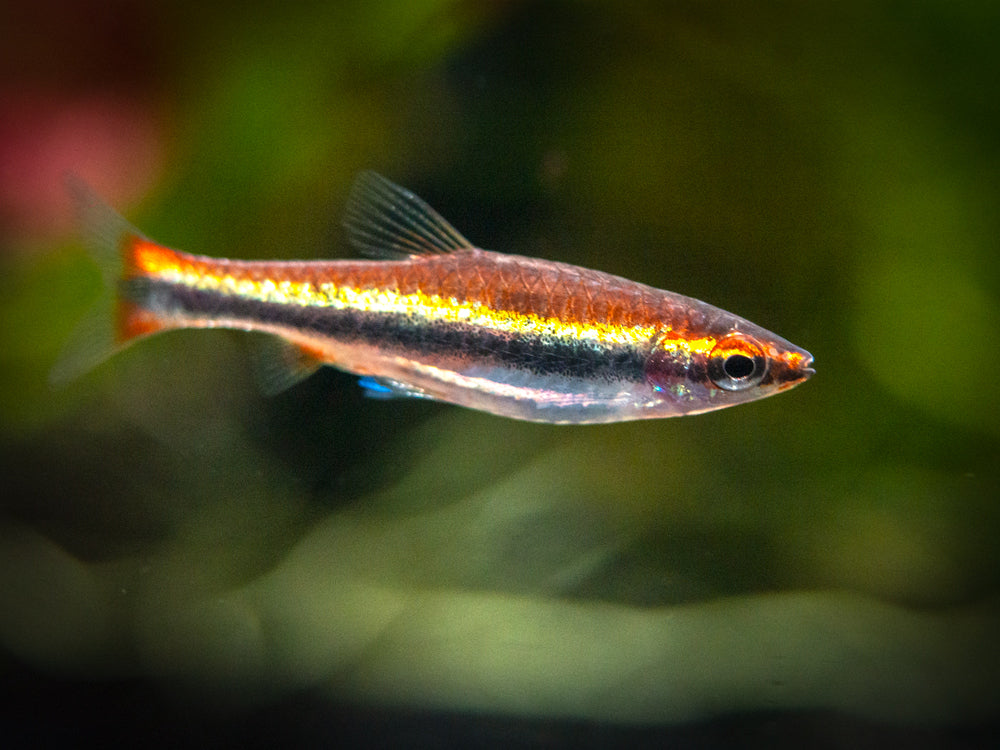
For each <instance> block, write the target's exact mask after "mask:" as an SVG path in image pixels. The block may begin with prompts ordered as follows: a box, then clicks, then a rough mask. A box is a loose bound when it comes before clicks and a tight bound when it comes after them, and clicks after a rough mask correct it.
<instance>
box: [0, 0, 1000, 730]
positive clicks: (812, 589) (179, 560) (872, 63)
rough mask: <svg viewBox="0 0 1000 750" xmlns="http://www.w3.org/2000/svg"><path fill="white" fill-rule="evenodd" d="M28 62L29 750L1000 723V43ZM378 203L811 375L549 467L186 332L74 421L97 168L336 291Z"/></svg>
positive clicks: (337, 40) (564, 451)
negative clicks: (266, 730)
mask: <svg viewBox="0 0 1000 750" xmlns="http://www.w3.org/2000/svg"><path fill="white" fill-rule="evenodd" d="M0 22H2V24H3V25H4V26H6V27H7V28H8V29H9V30H10V31H9V34H8V33H5V38H6V39H8V40H9V41H10V43H9V44H5V47H6V49H5V50H4V51H3V53H2V56H0V65H2V68H0V70H2V76H3V77H2V79H0V99H2V103H0V232H2V234H0V242H2V249H0V250H2V257H0V462H2V466H0V469H2V472H3V487H4V489H3V491H2V499H0V649H2V654H3V655H2V657H0V665H2V666H3V667H4V672H5V676H4V677H3V682H2V684H3V685H4V688H5V691H8V692H9V694H10V696H15V697H16V699H15V700H14V702H13V703H9V702H8V705H15V706H19V707H21V708H23V707H26V706H31V707H33V708H34V709H36V710H35V711H30V712H28V713H26V714H20V716H21V717H22V718H20V719H14V718H11V716H12V715H13V714H9V715H8V717H7V719H6V721H8V722H13V726H16V727H17V728H18V729H19V730H20V731H24V732H25V733H26V735H25V736H31V732H32V731H36V729H35V727H34V724H33V722H34V718H24V717H25V716H27V717H38V723H39V724H42V725H44V724H45V720H44V717H46V716H49V715H50V714H49V712H50V711H51V710H52V708H51V706H52V701H53V696H57V697H65V696H66V695H69V696H71V697H72V701H71V702H75V703H76V704H77V705H81V706H83V708H81V709H80V712H79V713H80V716H77V717H75V718H67V716H66V715H65V714H63V716H62V721H63V722H69V724H68V725H69V726H72V725H73V723H72V722H74V721H76V722H81V725H82V726H91V722H93V721H95V719H94V718H93V716H94V715H103V714H102V712H104V713H106V712H107V711H113V710H114V709H113V706H114V705H115V704H116V701H118V700H120V699H123V696H124V695H126V694H127V695H128V696H130V697H129V700H131V701H132V703H131V704H130V705H132V707H133V708H135V706H136V705H141V706H144V707H145V706H147V704H148V705H156V706H159V707H160V708H159V709H157V710H159V711H164V712H165V713H163V714H157V715H158V716H161V718H162V716H168V717H172V716H174V714H172V713H170V709H163V708H162V707H163V706H178V705H181V706H187V705H188V702H189V701H190V702H192V703H195V704H197V705H198V706H199V708H200V709H201V710H202V711H208V712H209V713H211V715H212V716H215V715H216V713H215V712H216V711H218V712H219V713H218V715H220V716H225V717H228V718H232V717H233V716H238V717H245V716H248V715H251V716H252V715H257V713H258V712H261V711H265V712H266V711H268V710H274V709H273V707H274V706H281V707H284V708H288V707H289V706H292V705H297V704H296V703H295V701H296V700H298V698H296V696H298V697H301V696H304V695H305V696H308V698H303V700H307V701H308V702H309V705H312V706H325V705H326V704H327V702H329V705H330V706H337V707H338V710H340V711H341V712H342V713H341V714H338V715H341V716H343V715H357V716H362V717H366V716H367V717H370V716H371V714H366V713H364V712H366V711H372V710H375V709H374V708H373V707H379V706H388V707H389V709H388V710H390V711H392V712H394V711H403V712H408V711H409V712H412V711H417V712H424V711H432V712H439V713H432V714H430V715H431V716H437V715H451V716H456V715H457V716H476V715H488V716H493V717H498V718H497V720H498V721H507V720H510V721H520V720H524V719H525V717H528V718H534V719H539V718H540V719H543V720H546V721H550V722H554V721H569V722H578V721H585V722H594V723H595V725H598V726H601V727H612V729H610V730H608V731H611V732H615V731H618V729H614V728H616V727H634V726H636V725H639V726H644V727H663V726H677V725H679V724H684V723H687V722H693V721H699V722H711V721H712V720H715V721H718V720H720V717H723V719H724V718H725V717H731V716H748V715H749V716H756V715H765V714H766V715H768V716H770V715H772V714H771V713H768V712H778V713H779V715H781V716H795V717H801V716H802V712H810V713H808V716H809V717H810V718H809V719H808V720H806V721H804V722H803V721H802V720H801V719H797V720H796V722H797V723H794V725H793V726H794V729H793V730H792V731H793V732H798V733H800V734H801V733H804V734H806V735H808V734H809V733H810V732H813V731H816V732H818V731H819V729H817V727H829V726H830V725H831V723H832V724H834V725H837V726H841V722H846V723H850V722H855V721H859V720H860V721H864V722H873V723H874V725H877V726H880V727H888V728H891V731H898V732H917V733H918V735H917V736H918V737H919V738H923V739H926V738H927V737H928V736H931V737H934V738H938V737H944V736H946V735H948V733H950V732H952V731H964V732H969V731H976V729H977V728H978V727H982V726H983V723H984V722H986V725H987V726H993V727H995V726H996V721H997V711H998V708H1000V677H998V675H1000V645H998V640H997V639H996V637H995V634H996V632H1000V599H998V593H1000V591H998V589H1000V548H998V545H997V541H996V540H997V538H998V533H1000V506H998V502H1000V501H998V497H1000V492H998V489H1000V488H998V481H997V475H998V470H1000V442H998V437H1000V419H998V415H997V406H996V405H997V396H996V394H995V392H994V388H995V380H996V378H995V373H996V372H997V371H998V370H1000V350H998V348H997V346H996V342H997V341H998V340H1000V315H998V306H997V301H998V295H1000V274H998V267H1000V264H998V257H1000V256H998V239H997V238H998V237H1000V218H998V217H1000V212H998V210H997V206H998V205H1000V201H998V199H1000V148H998V146H1000V137H998V133H1000V105H998V101H1000V100H998V98H997V88H996V86H997V71H998V70H1000V53H998V52H997V49H998V48H997V45H996V39H997V33H998V31H1000V6H997V5H996V4H995V3H989V2H963V3H955V2H944V1H943V0H934V1H929V0H928V1H920V2H911V3H894V2H887V1H882V2H847V3H836V4H832V3H831V4H824V5H822V6H821V5H817V4H811V3H809V4H807V3H788V2H765V3H755V4H753V5H752V6H751V5H748V4H742V3H699V2H669V3H659V2H649V3H628V4H624V3H617V2H546V3H542V2H535V3H532V2H490V3H477V2H454V1H448V0H427V1H426V2H420V1H417V0H407V1H405V2H404V1H398V2H386V3H365V2H306V3H299V4H294V5H289V4H283V3H273V2H249V3H247V2H241V3H215V4H211V6H210V8H200V7H198V6H196V5H195V4H191V3H177V4H173V5H172V6H170V7H167V6H166V5H164V4H151V3H135V2H124V1H123V0H116V2H112V3H110V4H107V3H105V4H100V5H98V4H96V3H91V2H82V3H81V2H73V3H71V2H68V1H67V0H63V1H60V0H45V1H44V2H38V3H33V4H30V6H26V7H21V8H8V9H5V10H3V11H0ZM365 168H371V169H375V170H377V171H379V172H381V173H382V174H385V175H386V176H387V177H389V178H390V179H392V180H394V181H396V182H398V183H400V184H402V185H405V186H407V187H409V188H411V189H413V190H414V191H415V192H417V193H418V194H419V195H421V196H422V197H424V198H425V199H426V200H427V201H428V202H429V203H431V204H432V205H433V206H435V207H436V208H437V209H438V210H439V211H440V212H441V213H442V214H443V215H444V216H445V217H446V218H448V219H449V220H451V221H452V222H453V223H454V224H455V225H456V227H458V229H459V230H460V231H462V232H463V233H464V234H465V235H466V236H467V237H469V238H470V239H471V240H472V241H473V242H475V243H477V244H479V245H482V246H484V247H487V248H490V249H494V250H506V251H511V252H518V253H521V254H526V255H536V256H539V257H545V258H550V259H553V260H562V261H568V262H573V263H577V264H581V265H585V266H589V267H594V268H599V269H601V270H605V271H610V272H613V273H618V274H621V275H624V276H628V277H630V278H634V279H636V280H639V281H643V282H646V283H649V284H651V285H654V286H658V287H661V288H666V289H670V290H673V291H678V292H681V293H684V294H688V295H691V296H694V297H698V298H701V299H705V300H707V301H709V302H712V303H714V304H716V305H718V306H720V307H723V308H725V309H727V310H731V311H733V312H735V313H737V314H740V315H743V316H745V317H747V318H749V319H750V320H753V321H754V322H756V323H758V324H760V325H763V326H764V327H766V328H769V329H771V330H774V331H776V332H777V333H779V334H780V335H782V336H785V337H787V338H788V339H790V340H792V341H794V342H795V343H796V344H799V345H801V346H803V347H805V348H806V349H808V350H809V351H811V352H812V353H813V354H814V355H815V357H816V369H817V375H816V376H815V377H814V378H813V379H812V380H811V381H810V382H809V383H807V384H806V385H804V386H802V387H800V388H798V389H796V390H794V391H792V392H790V393H788V394H785V395H782V396H780V397H778V398H774V399H768V400H765V401H761V402H757V403H753V404H750V405H746V406H742V407H739V408H735V409H728V410H724V411H721V412H716V413H711V414H707V415H703V416H698V417H692V418H684V419H672V420H664V421H658V422H649V423H631V424H623V425H615V426H606V427H580V428H568V427H549V426H541V425H533V424H522V423H517V422H511V421H505V420H501V419H497V418H494V417H490V416H488V415H483V414H478V413H472V412H466V411H463V410H460V409H457V408H453V407H448V406H443V405H439V404H433V403H420V402H405V401H389V402H379V401H371V400H367V399H365V398H364V397H363V396H362V394H361V391H360V389H359V388H358V387H357V386H356V385H355V383H354V379H353V378H351V377H349V376H346V375H343V374H340V373H337V372H335V371H332V370H331V371H324V372H322V373H320V374H318V375H317V376H315V377H313V378H312V379H311V380H309V381H307V382H306V383H304V384H302V385H300V386H298V387H296V388H294V389H292V390H290V391H288V392H286V393H283V394H281V395H279V396H277V397H274V398H267V397H265V396H263V395H262V394H260V393H259V392H258V391H257V389H256V388H255V386H254V384H253V379H252V377H251V376H250V374H249V371H250V367H249V363H248V359H247V355H246V349H247V341H246V339H247V337H246V336H244V335H241V334H238V333H233V332H226V331H211V332H205V331H194V332H177V333H170V334H167V335H164V336H162V337H158V338H155V339H152V340H149V341H147V342H143V343H142V344H141V345H140V346H136V347H134V348H132V349H130V350H128V351H127V352H125V353H123V354H122V355H120V356H118V357H116V358H115V359H113V360H111V361H109V362H108V363H106V364H104V365H102V366H101V367H99V368H98V369H97V370H95V371H94V372H92V373H90V374H88V375H87V376H86V377H84V378H82V379H81V380H80V381H78V382H75V383H73V384H72V385H70V386H69V387H68V388H65V389H63V390H58V391H54V390H52V389H50V388H49V386H48V384H47V382H46V376H47V372H48V369H49V368H50V367H51V365H52V363H53V361H54V360H55V358H56V356H57V354H58V352H59V350H60V347H61V346H62V344H63V343H64V342H65V341H66V339H67V338H68V336H69V335H70V333H71V331H72V329H73V326H74V324H75V322H76V321H77V320H78V319H79V318H80V317H81V316H82V315H83V314H84V313H85V311H86V309H87V307H88V304H89V303H90V302H92V301H93V299H94V298H95V295H96V293H97V290H98V286H99V284H100V279H99V274H98V272H97V269H96V268H95V267H93V266H92V264H91V263H90V261H89V260H88V258H87V257H86V254H85V252H84V251H83V249H82V247H81V246H80V244H79V242H78V241H77V240H76V239H75V238H74V234H73V228H72V223H71V219H70V218H69V216H70V210H69V206H68V201H67V199H66V198H65V197H64V195H63V191H62V175H63V174H64V173H65V172H66V171H73V172H76V173H78V174H80V175H82V176H83V177H84V178H85V179H87V180H88V181H90V182H91V183H93V184H94V185H95V187H96V188H97V189H98V190H99V191H100V192H102V193H103V194H104V195H106V197H107V198H108V200H109V201H110V202H112V203H113V204H115V206H116V207H118V208H119V209H120V210H121V211H123V212H124V213H126V214H127V215H128V216H129V218H130V219H131V220H133V221H134V223H136V224H137V225H138V226H140V227H141V228H142V229H143V230H144V231H145V232H146V233H147V234H149V235H150V236H151V237H153V238H155V239H157V240H159V241H161V242H163V243H165V244H169V245H172V246H175V247H179V248H182V249H185V250H189V251H192V252H198V253H204V254H209V255H217V256H228V257H244V258H325V257H343V256H347V255H348V254H349V253H350V251H349V249H348V248H347V247H346V244H345V242H344V240H343V238H342V235H341V230H340V224H339V221H340V218H339V211H340V207H341V205H342V204H343V201H344V199H345V197H346V193H347V190H348V188H349V186H350V183H351V180H352V179H353V177H354V175H355V174H356V173H357V172H358V171H359V170H360V169H365ZM123 685H125V686H130V687H129V688H128V689H127V690H125V689H120V686H123ZM109 686H110V687H109ZM116 686H117V687H116ZM133 688H134V690H133ZM93 690H96V691H97V692H96V695H97V697H96V698H92V697H88V698H86V699H83V698H81V696H90V695H93V693H91V692H90V691H93ZM136 696H138V697H136ZM192 696H194V697H193V698H192ZM5 702H7V701H6V700H5ZM47 706H48V707H47ZM345 707H347V708H345ZM150 710H151V709H150ZM88 711H91V713H88ZM352 711H356V712H358V713H356V714H352V713H351V712H352ZM344 712H346V713H344ZM391 715H396V714H391ZM378 717H379V719H380V720H382V719H384V718H385V717H384V715H383V714H378ZM359 721H360V722H361V725H363V724H364V721H365V719H361V720H359ZM234 723H236V724H238V722H234ZM57 725H58V722H57ZM49 726H50V727H51V726H52V725H51V724H50V725H49ZM359 726H360V725H359ZM476 726H477V727H478V725H476ZM519 726H522V727H523V725H519ZM546 726H553V725H546ZM554 726H556V727H560V726H561V727H562V728H563V729H564V730H565V725H554ZM573 726H577V725H573ZM702 726H714V725H712V724H703V725H702ZM851 726H854V727H855V731H862V730H857V729H856V726H857V725H854V724H852V725H851ZM864 726H865V727H868V726H870V725H868V724H865V725H864ZM531 727H532V728H529V729H523V728H522V731H524V732H526V733H527V736H528V738H529V739H534V738H535V735H534V734H533V733H534V732H535V731H536V728H534V727H536V725H531ZM479 728H481V727H479ZM37 731H41V732H42V733H43V734H42V736H45V734H44V733H45V732H46V731H53V730H52V729H51V728H50V729H48V730H45V729H42V730H37ZM172 731H174V732H178V731H180V730H178V729H177V728H176V726H174V727H173V728H172ZM358 731H360V730H358ZM421 731H424V732H426V733H427V734H428V736H437V735H436V734H435V732H436V731H437V730H436V728H435V726H434V725H433V724H432V725H430V726H427V727H425V726H424V725H421ZM470 731H478V729H473V730H470ZM552 731H553V734H552V735H549V739H550V740H551V739H552V737H558V736H559V734H558V730H557V729H553V730H552ZM567 731H568V730H567ZM622 731H625V730H622ZM880 731H881V730H880ZM927 732H930V733H931V734H930V735H928V734H925V733H927ZM178 736H183V732H181V735H178ZM585 736H586V735H585ZM609 736H616V735H613V734H612V735H598V737H599V738H607V737H609ZM844 736H845V737H848V738H851V737H854V735H850V734H848V735H844ZM906 736H907V737H911V735H906ZM576 737H577V739H581V736H580V735H576ZM334 738H336V734H334ZM395 739H398V738H395ZM591 740H593V737H591ZM845 743H846V741H845Z"/></svg>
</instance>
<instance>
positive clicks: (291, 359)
mask: <svg viewBox="0 0 1000 750" xmlns="http://www.w3.org/2000/svg"><path fill="white" fill-rule="evenodd" d="M323 364H324V363H323V361H322V360H321V359H320V358H319V357H318V356H317V355H316V353H315V352H312V351H310V350H309V349H307V348H305V347H302V346H298V345H296V344H294V343H292V342H290V341H286V340H284V339H281V338H278V337H277V336H264V337H261V338H260V341H259V342H258V346H257V349H256V351H255V356H254V368H253V369H254V377H255V379H256V380H257V385H258V386H259V387H260V389H261V391H262V392H264V393H265V394H267V395H269V396H274V395H277V394H279V393H281V392H282V391H285V390H288V389H289V388H291V387H292V386H294V385H297V384H298V383H301V382H302V381H303V380H305V379H306V378H308V377H309V376H310V375H312V374H313V373H314V372H316V370H318V369H319V368H320V367H322V366H323Z"/></svg>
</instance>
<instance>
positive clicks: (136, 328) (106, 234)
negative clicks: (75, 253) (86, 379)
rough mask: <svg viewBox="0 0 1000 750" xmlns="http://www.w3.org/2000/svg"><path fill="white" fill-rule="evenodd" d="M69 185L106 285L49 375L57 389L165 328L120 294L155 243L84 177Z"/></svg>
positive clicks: (91, 252) (69, 182)
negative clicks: (138, 256)
mask: <svg viewBox="0 0 1000 750" xmlns="http://www.w3.org/2000/svg"><path fill="white" fill-rule="evenodd" d="M66 186H67V189H68V190H69V192H70V194H71V196H72V198H73V201H74V203H75V204H76V207H77V213H78V215H79V217H80V222H81V224H82V228H83V233H84V237H85V242H86V245H87V249H88V250H89V252H90V254H91V256H92V257H93V258H94V260H95V261H96V262H97V264H98V265H99V266H100V269H101V276H102V277H103V280H104V283H103V285H102V290H101V296H100V298H99V299H98V300H97V302H96V303H95V304H94V306H93V307H92V309H91V310H90V311H89V312H88V313H87V315H86V317H84V318H83V319H82V320H81V321H80V323H79V324H77V327H76V330H75V331H74V332H73V335H72V337H71V338H70V340H69V341H68V342H67V343H66V346H65V347H64V348H63V351H62V353H61V354H60V355H59V359H57V360H56V363H55V365H54V366H53V367H52V370H51V371H50V372H49V382H50V383H51V384H52V385H63V384H65V383H67V382H69V381H70V380H73V379H74V378H76V377H78V376H80V375H82V374H83V373H85V372H87V371H88V370H90V369H91V368H93V367H96V366H97V365H98V364H100V363H101V362H103V361H104V360H105V359H107V358H108V357H110V356H111V355H112V354H114V353H115V352H117V351H119V350H121V349H123V348H124V347H126V346H127V345H128V344H129V343H131V342H132V341H133V340H135V339H136V338H139V337H140V336H143V335H148V334H150V333H154V332H156V331H157V330H160V329H161V328H162V326H161V325H158V323H157V321H156V320H155V318H154V317H153V316H152V314H151V313H148V312H147V311H145V310H143V309H142V308H141V306H140V305H138V304H137V303H136V302H135V301H133V300H129V299H125V298H123V297H122V295H121V290H122V288H123V284H122V282H123V281H124V279H125V278H127V277H128V276H130V275H132V274H133V273H134V272H135V265H136V252H137V250H139V249H140V248H142V247H148V246H150V245H151V244H152V243H150V242H149V241H148V240H147V239H146V238H145V237H143V235H142V233H141V232H139V230H138V229H136V228H135V227H134V226H132V225H131V224H129V223H128V221H126V220H125V218H123V217H122V216H120V215H119V214H118V213H117V212H115V211H114V210H113V209H112V208H111V207H110V206H108V205H107V204H105V203H104V201H102V200H101V199H100V198H99V197H98V196H97V195H96V194H95V193H94V192H93V190H91V189H90V188H89V187H88V186H87V185H86V184H84V183H83V182H82V181H81V180H80V179H79V178H76V177H70V178H68V179H67V181H66ZM163 251H164V252H172V251H169V250H167V249H166V248H163Z"/></svg>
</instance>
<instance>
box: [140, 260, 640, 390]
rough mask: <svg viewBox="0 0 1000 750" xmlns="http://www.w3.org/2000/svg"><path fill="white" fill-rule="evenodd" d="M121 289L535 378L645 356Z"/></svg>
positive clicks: (210, 313) (225, 315)
mask: <svg viewBox="0 0 1000 750" xmlns="http://www.w3.org/2000/svg"><path fill="white" fill-rule="evenodd" d="M123 292H124V293H125V294H126V295H127V296H128V297H129V298H130V299H132V300H133V301H135V302H136V303H137V304H139V305H141V306H143V307H146V308H147V309H150V310H151V311H153V312H155V313H162V314H165V315H183V316H189V317H192V318H201V319H208V320H212V319H236V320H241V321H246V322H247V323H249V324H253V323H260V324H262V325H279V326H284V327H288V328H295V329H298V330H301V331H304V332H308V333H309V334H311V335H315V336H317V337H323V338H330V339H335V340H338V341H344V342H348V343H356V342H359V341H363V342H365V343H370V344H373V345H376V346H379V347H383V348H385V349H388V350H392V351H399V352H400V353H405V354H406V355H407V356H412V355H413V354H420V355H425V356H428V357H431V356H433V355H445V354H448V355H450V354H455V353H461V354H463V355H465V356H468V357H470V358H471V359H482V360H483V362H484V364H491V365H499V366H506V367H512V368H517V369H521V370H525V371H528V372H530V373H532V374H537V375H561V376H566V377H579V378H599V379H603V380H625V381H632V382H636V381H640V380H642V379H643V378H644V374H643V373H644V366H645V362H646V358H647V357H646V355H645V354H644V353H642V352H639V351H637V350H636V348H635V347H630V346H624V345H620V344H614V345H606V344H601V343H599V342H595V341H588V340H582V339H565V338H559V337H556V336H551V335H543V336H525V335H517V334H513V333H510V332H507V331H496V330H491V329H489V328H483V327H481V326H475V325H471V324H463V323H442V322H432V323H426V322H422V321H420V320H419V319H415V318H414V317H413V316H409V315H404V314H399V313H370V312H364V311H360V310H352V309H336V308H331V307H312V306H302V305H291V304H280V303H274V302H263V301H260V300H253V299H247V298H245V297H238V296H235V295H227V294H219V293H217V292H212V291H205V290H199V289H192V288H190V287H186V286H183V285H180V284H171V283H169V282H163V281H157V280H153V279H147V278H142V277H138V278H133V279H130V280H128V281H126V282H125V288H124V289H123Z"/></svg>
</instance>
